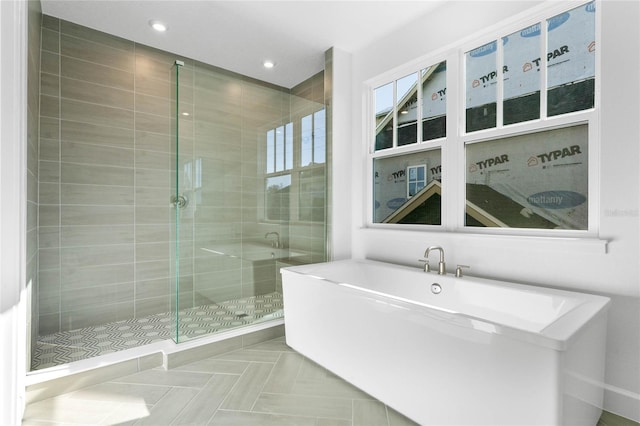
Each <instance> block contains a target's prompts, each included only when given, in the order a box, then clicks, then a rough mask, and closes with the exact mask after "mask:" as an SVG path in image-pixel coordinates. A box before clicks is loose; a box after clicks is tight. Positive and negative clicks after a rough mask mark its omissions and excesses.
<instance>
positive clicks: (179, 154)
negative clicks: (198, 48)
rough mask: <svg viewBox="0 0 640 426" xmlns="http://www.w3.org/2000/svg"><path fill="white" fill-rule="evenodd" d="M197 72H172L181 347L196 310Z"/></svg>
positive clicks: (174, 282)
mask: <svg viewBox="0 0 640 426" xmlns="http://www.w3.org/2000/svg"><path fill="white" fill-rule="evenodd" d="M192 73H193V68H192V67H188V66H185V64H184V62H183V61H176V62H175V65H174V66H173V69H172V91H173V96H174V97H173V99H174V100H175V101H174V102H172V108H173V112H172V138H171V173H170V179H171V185H170V188H171V191H170V205H171V210H170V212H171V221H170V227H171V229H170V235H171V244H170V247H171V249H170V250H171V253H170V277H171V279H170V281H169V286H170V288H169V294H170V295H172V296H171V298H172V300H171V313H172V318H173V321H172V324H171V328H172V336H173V340H174V341H175V342H176V343H178V342H180V341H182V340H183V339H182V335H183V333H182V332H181V323H182V321H181V316H182V315H184V311H185V310H186V309H188V308H190V307H191V306H192V304H191V301H190V298H189V297H188V292H189V288H190V283H191V282H192V280H193V268H192V263H193V262H192V251H193V248H192V240H193V212H194V207H193V205H192V204H191V198H192V197H193V179H194V174H195V171H194V168H193V162H192V159H191V153H192V152H193V149H192V146H193V140H192V138H191V137H190V136H191V134H190V128H191V115H192V110H193V106H192V88H191V85H190V84H189V83H190V81H191V80H192V78H191V74H192Z"/></svg>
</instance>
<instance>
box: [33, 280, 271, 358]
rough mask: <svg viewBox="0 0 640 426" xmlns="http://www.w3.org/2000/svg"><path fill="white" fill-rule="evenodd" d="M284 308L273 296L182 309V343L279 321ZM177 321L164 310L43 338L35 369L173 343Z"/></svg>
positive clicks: (38, 347) (180, 317)
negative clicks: (274, 320) (253, 325)
mask: <svg viewBox="0 0 640 426" xmlns="http://www.w3.org/2000/svg"><path fill="white" fill-rule="evenodd" d="M282 308H283V303H282V295H281V294H280V293H277V292H274V293H268V294H261V295H257V296H252V297H245V298H241V299H234V300H228V301H225V302H219V303H216V304H211V305H203V306H198V307H194V308H189V309H184V310H181V311H180V312H179V313H178V316H179V319H180V321H179V325H178V333H179V341H180V342H184V341H188V340H192V339H194V338H198V337H203V336H207V335H210V334H214V333H216V332H220V331H226V330H230V329H233V328H238V327H244V326H248V325H251V324H256V323H260V322H264V321H269V320H272V319H275V318H281V317H282V316H283V310H282ZM175 321H176V313H175V312H165V313H161V314H154V315H150V316H147V317H142V318H134V319H129V320H123V321H117V322H112V323H108V324H103V325H96V326H92V327H85V328H80V329H77V330H71V331H62V332H59V333H54V334H49V335H46V336H40V337H38V340H37V342H36V345H35V348H34V350H33V356H32V361H31V369H32V370H40V369H44V368H49V367H54V366H57V365H62V364H68V363H70V362H74V361H80V360H83V359H88V358H93V357H97V356H101V355H106V354H110V353H114V352H117V351H121V350H126V349H131V348H135V347H139V346H143V345H147V344H150V343H155V342H159V341H163V340H169V339H173V338H174V337H175V334H176V326H175Z"/></svg>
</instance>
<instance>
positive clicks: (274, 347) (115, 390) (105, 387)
mask: <svg viewBox="0 0 640 426" xmlns="http://www.w3.org/2000/svg"><path fill="white" fill-rule="evenodd" d="M22 424H23V426H44V425H156V426H159V425H186V424H190V425H212V426H223V425H224V426H232V425H236V426H271V425H273V426H276V425H277V426H294V425H295V426H306V425H309V426H359V425H361V426H377V425H384V426H402V425H415V423H414V422H412V421H411V420H408V419H407V418H405V417H403V416H402V415H400V414H399V413H397V412H395V411H394V410H392V409H390V408H388V407H386V406H385V405H384V404H382V403H381V402H379V401H377V400H375V399H372V398H371V397H370V396H369V395H367V394H365V393H364V392H362V391H360V390H358V389H357V388H355V387H353V386H351V385H350V384H348V383H346V382H345V381H343V380H341V379H340V378H338V377H336V376H335V375H333V374H332V373H330V372H328V371H327V370H325V369H324V368H322V367H320V366H318V365H317V364H315V363H314V362H312V361H310V360H309V359H307V358H305V357H303V356H302V355H300V354H298V353H296V352H295V351H293V350H292V349H291V348H289V347H288V346H287V345H286V344H285V342H284V338H278V339H274V340H270V341H267V342H264V343H260V344H257V345H254V346H251V347H248V348H245V349H241V350H237V351H234V352H229V353H226V354H223V355H219V356H215V357H211V358H206V359H203V360H200V361H197V362H194V363H191V364H187V365H184V366H181V367H178V368H175V369H173V370H169V371H165V370H163V369H162V368H157V369H152V370H146V371H143V372H140V373H137V374H134V375H131V376H126V377H122V378H119V379H116V380H112V381H110V382H106V383H102V384H99V385H95V386H91V387H87V388H84V389H81V390H78V391H75V392H71V393H67V394H64V395H61V396H58V397H55V398H50V399H46V400H43V401H39V402H35V403H33V404H31V405H29V406H27V409H26V413H25V417H24V421H23V423H22ZM599 426H638V423H634V422H631V421H629V420H626V419H623V418H620V417H617V416H615V415H611V414H610V413H605V415H603V417H602V419H601V421H600V423H599Z"/></svg>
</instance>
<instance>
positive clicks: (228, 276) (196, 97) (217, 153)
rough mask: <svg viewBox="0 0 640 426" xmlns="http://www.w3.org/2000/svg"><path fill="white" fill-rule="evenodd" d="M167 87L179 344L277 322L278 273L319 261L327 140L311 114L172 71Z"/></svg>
mask: <svg viewBox="0 0 640 426" xmlns="http://www.w3.org/2000/svg"><path fill="white" fill-rule="evenodd" d="M173 77H174V81H175V91H176V92H175V95H176V99H177V102H176V103H175V104H174V106H175V109H174V121H173V122H174V123H175V126H174V128H173V133H174V134H173V141H172V152H171V154H172V158H171V161H172V163H173V164H175V166H174V167H172V169H171V171H172V175H171V230H172V238H171V242H172V244H171V249H172V252H173V253H172V256H171V258H172V262H171V267H172V272H171V277H172V278H173V279H174V280H175V281H174V282H173V283H172V286H174V291H175V300H174V301H173V303H172V311H173V312H175V315H176V323H177V327H176V335H175V340H176V341H177V342H181V341H185V340H188V339H192V338H194V337H198V336H201V335H205V334H209V333H212V332H216V331H219V330H225V329H229V328H233V327H239V326H242V325H247V324H255V323H256V322H262V321H267V320H269V319H273V318H279V317H282V314H283V312H282V287H281V284H280V280H279V272H278V270H279V267H280V266H283V265H287V264H291V263H308V262H312V261H324V260H325V246H326V243H325V241H326V238H325V235H326V227H325V205H326V202H325V200H326V196H325V193H326V191H325V188H326V183H325V163H326V161H325V160H326V155H325V151H326V149H325V148H326V137H325V116H324V105H323V104H321V103H317V102H313V101H311V100H305V99H303V98H300V97H296V96H292V95H291V94H290V93H289V92H288V91H286V90H281V89H277V88H266V87H265V86H264V84H260V83H258V82H254V81H251V80H250V79H245V80H244V81H242V82H237V81H234V80H233V79H231V78H229V76H226V75H225V73H224V72H222V71H221V70H216V69H215V68H212V67H207V66H202V65H195V66H189V65H185V63H184V62H183V61H177V62H176V65H175V66H174V70H173ZM314 118H315V121H314ZM313 154H315V157H312V156H313ZM310 160H315V161H310ZM303 162H304V163H303Z"/></svg>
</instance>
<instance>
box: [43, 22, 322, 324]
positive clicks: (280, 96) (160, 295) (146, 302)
mask: <svg viewBox="0 0 640 426" xmlns="http://www.w3.org/2000/svg"><path fill="white" fill-rule="evenodd" d="M176 59H180V60H182V61H184V62H185V66H184V67H181V68H180V70H179V72H180V85H179V100H180V102H179V109H180V112H188V113H189V116H182V115H179V120H178V121H177V124H178V128H179V134H180V139H179V141H180V142H179V143H180V144H179V151H180V164H179V167H180V169H181V170H180V173H181V177H183V175H184V168H185V165H187V164H191V167H192V169H191V170H192V173H193V170H195V166H196V163H198V164H199V167H201V171H202V173H201V175H200V176H201V185H198V187H196V185H191V186H188V187H186V188H182V192H183V193H184V194H185V195H186V196H187V197H188V198H189V199H190V203H189V205H188V206H187V207H186V208H185V209H182V210H180V212H179V214H180V264H179V265H180V298H179V300H180V307H181V308H184V307H190V306H193V305H199V304H204V303H211V301H215V300H227V299H229V298H234V297H240V296H248V295H252V294H254V292H261V293H263V292H268V291H274V290H275V266H274V265H273V264H272V265H271V266H270V267H264V265H257V264H255V263H253V262H249V261H246V260H242V259H241V258H232V257H221V256H216V255H212V254H211V253H208V252H206V251H204V250H202V248H203V247H205V248H206V247H210V246H213V245H215V244H218V243H220V242H225V243H237V244H238V245H240V244H241V242H243V241H249V240H253V241H260V242H264V239H263V237H264V233H265V232H267V231H269V230H271V229H274V228H275V229H278V230H279V231H280V232H281V234H282V235H285V236H288V234H289V226H287V225H281V224H264V223H260V219H261V217H260V216H261V215H260V211H259V207H258V206H259V202H258V200H259V199H260V197H262V196H263V191H264V189H263V187H264V182H263V178H262V177H261V172H262V167H261V166H260V162H261V159H262V158H263V157H262V154H261V150H263V149H264V134H265V131H266V129H268V128H273V127H274V125H280V124H284V123H286V122H288V121H289V120H290V111H291V107H292V105H293V103H292V100H291V96H290V91H289V90H287V89H283V88H280V87H275V86H271V85H268V84H265V83H263V82H259V81H255V80H252V79H250V78H247V77H243V76H240V75H237V74H233V73H230V72H227V71H224V70H221V69H219V68H216V67H213V66H209V65H206V64H202V63H198V62H194V61H192V60H189V59H187V58H181V57H177V56H176V55H174V54H170V53H167V52H162V51H159V50H156V49H152V48H149V47H146V46H142V45H140V44H136V43H133V42H130V41H127V40H123V39H120V38H117V37H114V36H111V35H108V34H104V33H101V32H97V31H94V30H91V29H88V28H85V27H81V26H78V25H75V24H73V23H70V22H66V21H62V20H58V19H55V18H51V17H48V16H44V20H43V29H42V51H41V61H42V64H41V68H40V69H41V73H40V83H41V87H42V89H41V92H40V105H41V107H40V108H41V110H40V129H41V130H40V155H39V162H38V167H37V173H38V174H39V208H37V209H34V210H37V213H38V214H39V217H38V221H39V232H38V236H39V252H38V255H39V272H40V286H39V290H40V291H39V298H38V300H39V305H40V306H39V323H40V324H39V332H40V334H49V333H51V332H56V331H60V330H70V329H75V328H79V327H85V326H90V325H95V324H102V323H105V322H110V321H116V320H121V319H127V318H132V317H138V316H145V315H149V314H152V313H158V312H166V311H168V310H170V309H171V308H172V302H173V300H174V297H173V292H174V290H173V289H172V285H173V283H172V280H171V279H170V277H171V274H172V265H171V262H170V254H171V246H172V244H171V242H170V240H171V229H172V228H171V215H172V214H173V212H174V211H173V209H172V208H171V207H170V205H169V197H170V195H169V194H170V190H171V180H172V175H171V161H172V130H173V129H174V128H175V125H176V121H175V120H172V117H173V111H174V109H175V107H176V105H175V104H174V103H172V101H171V99H172V95H173V92H172V91H173V90H174V89H175V86H174V85H173V84H172V72H173V71H172V69H173V64H174V62H175V60H176ZM318 81H321V78H317V77H316V78H314V79H313V82H312V83H309V84H306V85H304V86H301V88H300V93H304V94H305V96H307V95H308V94H307V92H308V91H309V90H311V93H315V94H317V93H322V90H321V89H319V88H318ZM314 96H315V95H314ZM174 177H175V176H174ZM192 177H195V176H192ZM181 182H185V180H184V179H183V180H182V181H181ZM194 182H195V181H194ZM35 214H36V212H34V215H35ZM316 228H317V226H316V225H301V226H299V229H296V231H295V232H294V233H292V238H291V244H292V245H299V246H300V247H299V248H303V247H304V248H310V249H313V250H317V249H318V248H319V247H320V246H322V251H324V247H323V244H318V243H317V242H316V240H317V238H318V236H321V235H323V232H320V231H318V230H317V229H316ZM294 234H295V237H293V235H294ZM241 257H242V256H241Z"/></svg>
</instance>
